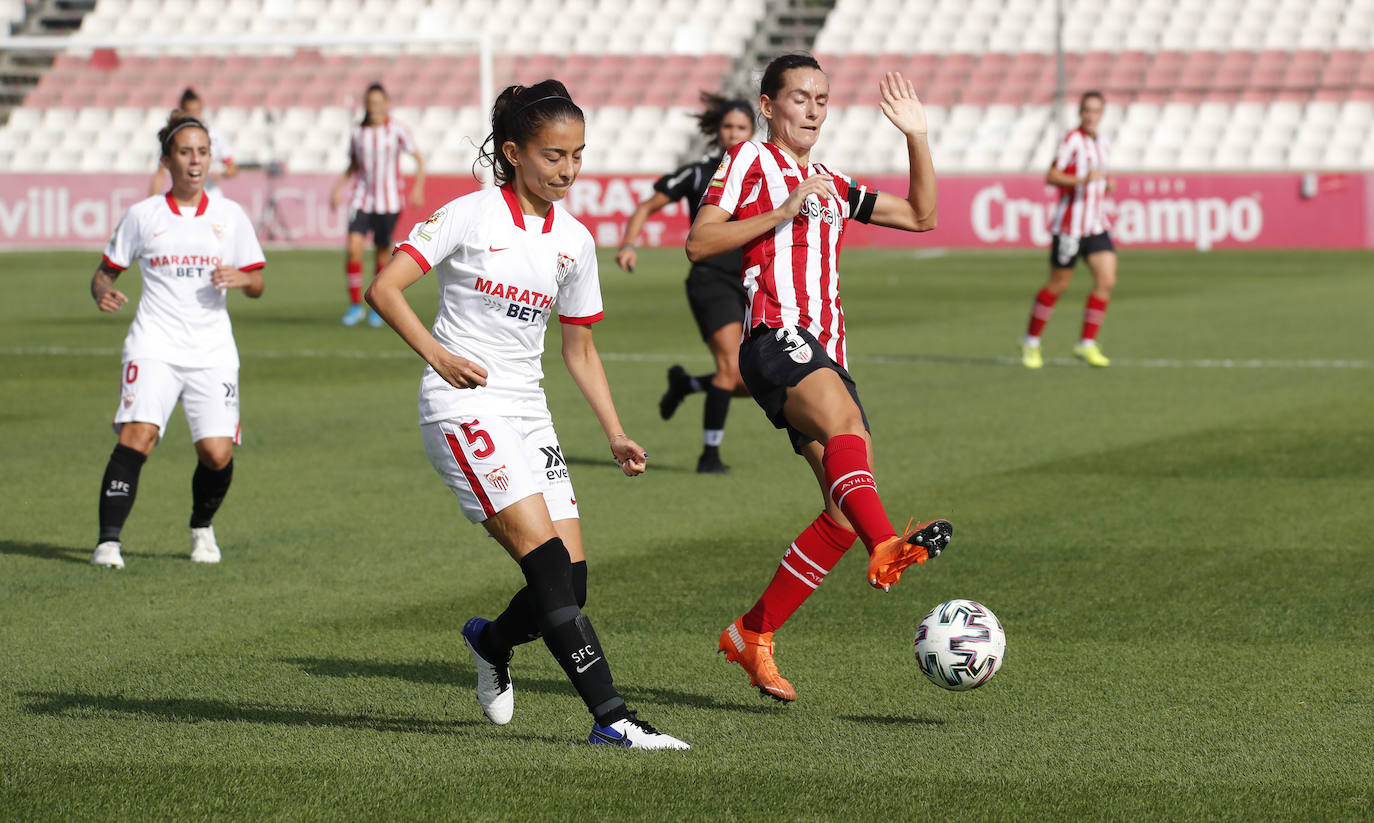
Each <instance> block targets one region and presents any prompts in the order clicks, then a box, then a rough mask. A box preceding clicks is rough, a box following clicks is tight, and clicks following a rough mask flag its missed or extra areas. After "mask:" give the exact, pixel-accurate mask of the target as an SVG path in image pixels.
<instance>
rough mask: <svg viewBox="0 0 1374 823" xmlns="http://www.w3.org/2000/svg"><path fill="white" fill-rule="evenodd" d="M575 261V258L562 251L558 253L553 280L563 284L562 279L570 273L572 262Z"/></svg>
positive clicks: (566, 277)
mask: <svg viewBox="0 0 1374 823" xmlns="http://www.w3.org/2000/svg"><path fill="white" fill-rule="evenodd" d="M576 262H577V261H576V260H574V259H572V258H571V257H569V256H568V255H566V254H564V253H562V252H559V253H558V267H557V269H556V270H555V272H554V280H556V281H558V285H560V286H561V285H563V281H564V280H567V279H568V275H570V274H572V270H573V263H576Z"/></svg>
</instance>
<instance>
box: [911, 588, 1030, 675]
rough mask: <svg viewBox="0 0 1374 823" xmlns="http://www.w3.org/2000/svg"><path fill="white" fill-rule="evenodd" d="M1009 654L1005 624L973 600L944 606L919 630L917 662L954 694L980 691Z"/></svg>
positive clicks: (957, 601)
mask: <svg viewBox="0 0 1374 823" xmlns="http://www.w3.org/2000/svg"><path fill="white" fill-rule="evenodd" d="M1006 651H1007V635H1006V632H1004V631H1002V624H1001V622H1000V621H998V619H997V616H996V615H995V614H993V613H992V611H991V610H990V609H988V607H987V606H984V605H983V604H981V603H975V602H974V601H972V600H949V601H947V602H944V603H941V604H940V605H938V606H936V607H935V608H933V609H931V610H930V614H927V615H926V616H925V618H924V619H923V620H921V625H920V628H918V629H916V662H917V663H918V664H920V666H921V672H922V674H924V675H925V676H926V677H928V678H930V682H932V683H934V684H935V685H937V686H939V687H940V688H942V689H949V690H950V691H956V692H962V691H967V690H969V689H976V688H978V687H979V686H981V685H983V684H984V683H986V682H988V681H989V680H991V679H992V676H993V675H994V674H997V670H998V669H1000V668H1002V659H1003V658H1004V657H1006Z"/></svg>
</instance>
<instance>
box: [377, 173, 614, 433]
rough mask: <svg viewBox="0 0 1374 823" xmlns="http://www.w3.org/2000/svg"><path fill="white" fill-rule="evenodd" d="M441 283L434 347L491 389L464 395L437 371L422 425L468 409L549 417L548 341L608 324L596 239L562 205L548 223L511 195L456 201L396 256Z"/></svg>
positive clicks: (423, 399) (483, 194)
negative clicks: (561, 328) (563, 330)
mask: <svg viewBox="0 0 1374 823" xmlns="http://www.w3.org/2000/svg"><path fill="white" fill-rule="evenodd" d="M397 250H398V251H400V252H405V253H406V254H408V255H410V256H411V258H413V259H414V260H415V262H416V263H418V264H419V265H420V268H421V269H422V270H424V271H426V272H427V271H429V270H430V268H431V267H432V268H433V269H434V270H435V272H437V274H438V277H439V313H438V316H436V317H435V319H434V329H433V331H434V337H435V339H436V340H438V341H439V342H440V343H441V344H442V345H443V346H444V348H446V349H448V350H449V351H451V352H453V353H454V354H457V355H459V356H461V357H465V358H467V359H469V360H473V361H475V362H477V363H478V364H480V365H481V366H482V367H483V368H485V369H486V370H487V385H485V386H483V387H480V388H476V389H457V388H454V387H453V386H451V385H449V384H448V382H447V381H445V380H444V379H443V378H442V377H440V376H439V374H438V373H437V372H435V371H434V369H432V368H426V369H425V375H424V377H423V378H422V379H421V381H420V422H421V423H432V422H435V421H437V420H447V419H450V418H453V417H455V416H457V415H458V414H459V413H460V410H461V408H462V405H463V404H464V403H471V402H472V401H473V400H475V399H479V398H480V399H481V400H482V402H483V404H484V406H485V407H486V408H490V409H492V410H493V411H495V412H496V413H500V414H510V415H522V414H524V415H547V414H548V407H547V405H546V404H545V401H544V390H543V389H542V388H541V387H540V385H539V382H540V381H541V380H542V379H543V377H544V369H543V365H542V363H541V358H542V356H543V354H544V331H545V329H546V328H547V327H548V322H549V316H550V315H551V314H552V313H553V311H554V306H555V305H557V310H558V314H559V317H558V319H559V320H560V321H562V322H564V323H575V324H579V325H586V324H590V323H595V322H596V321H598V320H600V319H601V316H602V312H601V281H600V279H599V275H598V273H597V266H596V245H595V243H594V242H593V240H592V235H591V232H589V231H587V228H586V227H585V226H583V225H582V224H581V223H579V222H577V219H576V218H574V217H573V216H572V215H571V214H569V213H568V211H567V209H564V208H563V206H562V205H560V204H558V203H554V204H553V205H552V207H551V208H550V209H549V213H548V215H547V216H546V217H542V218H541V217H534V216H531V215H527V214H522V213H521V209H520V206H519V203H518V202H517V201H516V198H515V194H514V193H513V192H512V191H511V190H510V189H509V187H502V188H499V189H486V190H484V191H478V192H473V193H472V194H468V195H464V196H462V197H459V198H458V199H456V200H452V201H449V202H448V203H447V204H445V205H444V206H443V207H442V208H440V209H439V210H438V211H436V212H435V213H434V214H433V216H431V217H430V218H429V219H428V220H426V221H424V222H423V223H416V224H415V228H414V229H412V230H411V232H410V238H409V239H408V240H406V241H405V242H404V243H402V244H401V245H400V246H398V247H397Z"/></svg>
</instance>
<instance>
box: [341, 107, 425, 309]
mask: <svg viewBox="0 0 1374 823" xmlns="http://www.w3.org/2000/svg"><path fill="white" fill-rule="evenodd" d="M363 101H364V105H365V106H366V110H367V113H366V114H364V115H363V121H362V123H360V124H359V125H357V126H355V127H354V128H353V137H352V139H350V140H349V144H348V170H347V171H345V172H344V173H343V177H340V178H339V182H337V183H335V184H334V192H333V194H332V195H331V197H330V202H331V204H332V205H333V207H334V208H336V209H337V208H338V207H339V205H340V204H341V203H342V202H343V200H342V195H343V187H344V186H345V185H346V184H347V183H348V181H350V180H354V179H355V178H356V183H355V184H354V186H353V200H352V202H351V203H350V205H349V207H348V246H347V262H346V269H345V272H346V274H347V277H348V303H349V306H348V311H347V312H345V313H344V316H343V324H344V325H345V326H356V325H358V324H359V323H361V322H362V320H363V317H364V316H365V312H364V310H363V243H364V242H366V240H367V235H368V234H371V235H372V245H373V246H374V247H375V248H376V260H375V263H376V267H375V268H374V269H373V271H374V272H379V271H381V270H382V266H385V265H386V261H387V260H389V259H390V258H391V236H392V234H393V233H394V232H395V231H396V221H397V220H398V219H399V218H400V216H401V209H402V208H404V206H405V201H404V199H403V198H402V196H401V189H402V186H401V154H402V153H404V154H409V155H410V156H411V157H414V158H415V183H414V185H412V186H411V187H410V203H411V205H413V206H418V205H420V204H421V203H422V202H424V199H425V159H424V158H423V157H421V156H420V150H419V149H418V148H416V146H415V139H414V138H413V137H411V136H410V129H407V128H406V127H405V126H404V125H402V124H401V123H400V122H399V121H397V120H394V119H392V117H391V115H390V105H391V102H390V98H389V97H387V93H386V89H384V88H382V84H381V83H373V84H372V85H371V86H368V87H367V94H366V95H364V97H363ZM366 316H367V323H368V325H369V326H372V327H374V328H380V327H381V325H382V318H381V316H380V315H378V314H377V313H376V312H375V311H374V312H372V313H371V314H370V315H366Z"/></svg>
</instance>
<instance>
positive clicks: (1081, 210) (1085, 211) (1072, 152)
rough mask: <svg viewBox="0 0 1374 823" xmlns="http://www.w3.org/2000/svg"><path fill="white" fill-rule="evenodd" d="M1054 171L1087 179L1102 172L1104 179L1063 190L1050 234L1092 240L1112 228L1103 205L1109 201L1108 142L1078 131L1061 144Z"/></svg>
mask: <svg viewBox="0 0 1374 823" xmlns="http://www.w3.org/2000/svg"><path fill="white" fill-rule="evenodd" d="M1054 167H1055V168H1056V169H1059V170H1060V171H1062V172H1064V173H1065V174H1071V175H1073V176H1074V177H1080V178H1082V177H1087V176H1088V174H1089V173H1090V172H1093V171H1099V172H1101V173H1102V177H1101V178H1099V179H1097V180H1094V181H1093V182H1091V183H1080V184H1078V185H1077V186H1060V187H1059V202H1058V203H1057V204H1055V207H1054V213H1053V214H1052V215H1051V216H1050V233H1051V234H1065V235H1069V236H1071V237H1091V236H1093V235H1094V234H1101V233H1103V232H1104V231H1106V230H1107V229H1108V228H1109V226H1108V222H1107V217H1106V214H1105V210H1104V209H1103V201H1104V200H1105V199H1106V197H1107V141H1106V140H1105V139H1104V138H1102V137H1100V136H1099V137H1092V136H1090V135H1089V134H1088V133H1087V132H1085V131H1083V129H1081V128H1079V129H1074V130H1073V131H1071V132H1069V133H1068V136H1066V137H1065V138H1064V142H1063V143H1060V144H1059V153H1058V154H1056V155H1055V157H1054Z"/></svg>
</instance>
